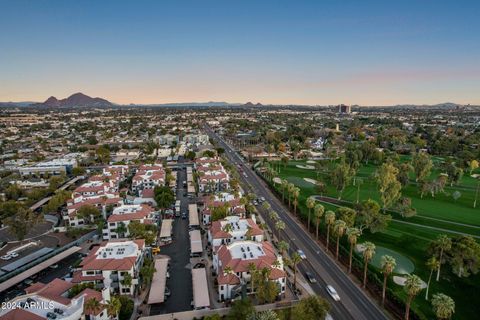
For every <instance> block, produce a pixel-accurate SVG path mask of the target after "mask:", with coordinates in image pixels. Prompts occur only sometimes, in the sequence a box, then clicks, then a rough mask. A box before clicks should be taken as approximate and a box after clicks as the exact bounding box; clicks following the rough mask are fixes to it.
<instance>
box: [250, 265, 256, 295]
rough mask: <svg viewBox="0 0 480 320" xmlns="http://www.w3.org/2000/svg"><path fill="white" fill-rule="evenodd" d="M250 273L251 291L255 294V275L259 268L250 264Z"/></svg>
mask: <svg viewBox="0 0 480 320" xmlns="http://www.w3.org/2000/svg"><path fill="white" fill-rule="evenodd" d="M248 272H250V291H251V292H252V293H253V292H255V274H256V272H257V266H256V265H255V263H253V262H250V263H249V264H248Z"/></svg>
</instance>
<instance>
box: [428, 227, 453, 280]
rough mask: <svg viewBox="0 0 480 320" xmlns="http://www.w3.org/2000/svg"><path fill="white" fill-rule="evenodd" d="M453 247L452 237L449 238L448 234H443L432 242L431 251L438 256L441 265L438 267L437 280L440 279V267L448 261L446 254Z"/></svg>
mask: <svg viewBox="0 0 480 320" xmlns="http://www.w3.org/2000/svg"><path fill="white" fill-rule="evenodd" d="M451 249H452V239H451V238H449V237H448V236H447V235H446V234H441V235H439V236H438V237H437V239H435V240H434V241H432V242H431V243H430V248H429V251H430V252H431V253H432V254H433V256H434V257H435V258H437V260H438V262H439V266H438V269H437V278H436V280H437V281H439V280H440V269H441V267H442V264H444V263H445V262H446V259H445V258H446V254H448V253H449V252H450V250H451Z"/></svg>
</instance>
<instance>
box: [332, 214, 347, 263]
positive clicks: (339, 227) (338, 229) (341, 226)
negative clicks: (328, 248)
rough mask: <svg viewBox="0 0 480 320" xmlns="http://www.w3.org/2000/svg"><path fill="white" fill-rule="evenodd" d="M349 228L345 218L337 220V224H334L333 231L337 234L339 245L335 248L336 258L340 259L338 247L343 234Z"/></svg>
mask: <svg viewBox="0 0 480 320" xmlns="http://www.w3.org/2000/svg"><path fill="white" fill-rule="evenodd" d="M346 228H347V224H346V223H345V221H343V220H337V221H335V224H334V225H333V233H335V235H336V236H337V247H336V250H335V258H336V259H337V260H338V247H339V244H340V237H342V236H343V234H344V233H345V229H346Z"/></svg>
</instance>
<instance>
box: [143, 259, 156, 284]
mask: <svg viewBox="0 0 480 320" xmlns="http://www.w3.org/2000/svg"><path fill="white" fill-rule="evenodd" d="M155 271H156V270H155V265H154V263H153V260H152V259H149V258H147V259H145V261H144V262H143V266H142V267H141V268H140V277H141V279H142V285H143V286H144V287H148V286H149V285H150V283H152V279H153V274H154V273H155Z"/></svg>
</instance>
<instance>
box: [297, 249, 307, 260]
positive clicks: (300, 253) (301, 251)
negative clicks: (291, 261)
mask: <svg viewBox="0 0 480 320" xmlns="http://www.w3.org/2000/svg"><path fill="white" fill-rule="evenodd" d="M297 253H298V255H299V256H300V258H302V259H303V260H305V259H307V256H306V255H305V253H304V252H303V250H300V249H298V250H297Z"/></svg>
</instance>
